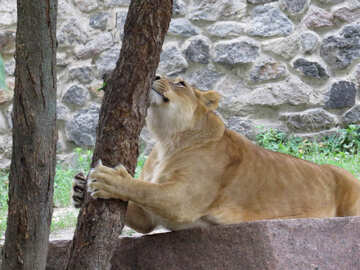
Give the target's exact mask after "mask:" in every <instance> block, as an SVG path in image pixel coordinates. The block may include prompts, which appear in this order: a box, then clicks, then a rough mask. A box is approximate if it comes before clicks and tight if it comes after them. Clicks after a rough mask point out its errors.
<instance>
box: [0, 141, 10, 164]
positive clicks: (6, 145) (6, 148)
mask: <svg viewBox="0 0 360 270" xmlns="http://www.w3.org/2000/svg"><path fill="white" fill-rule="evenodd" d="M11 152H12V136H11V135H1V136H0V154H1V155H2V156H3V157H5V158H7V159H11Z"/></svg>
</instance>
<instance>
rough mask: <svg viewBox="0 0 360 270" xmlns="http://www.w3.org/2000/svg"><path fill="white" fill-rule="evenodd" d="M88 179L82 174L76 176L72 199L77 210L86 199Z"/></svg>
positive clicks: (73, 183)
mask: <svg viewBox="0 0 360 270" xmlns="http://www.w3.org/2000/svg"><path fill="white" fill-rule="evenodd" d="M85 192H86V177H85V175H84V174H83V173H82V172H80V173H78V174H77V175H75V176H74V178H73V182H72V189H71V199H72V203H73V205H74V207H75V208H80V207H81V206H82V205H83V203H84V199H85Z"/></svg>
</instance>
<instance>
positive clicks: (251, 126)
mask: <svg viewBox="0 0 360 270" xmlns="http://www.w3.org/2000/svg"><path fill="white" fill-rule="evenodd" d="M227 126H228V128H229V129H231V130H233V131H235V132H238V133H240V134H242V135H244V136H245V137H247V138H248V139H250V140H252V141H255V139H256V134H257V128H256V126H255V123H254V122H253V121H251V120H248V119H244V118H241V117H236V116H234V117H230V118H229V119H227Z"/></svg>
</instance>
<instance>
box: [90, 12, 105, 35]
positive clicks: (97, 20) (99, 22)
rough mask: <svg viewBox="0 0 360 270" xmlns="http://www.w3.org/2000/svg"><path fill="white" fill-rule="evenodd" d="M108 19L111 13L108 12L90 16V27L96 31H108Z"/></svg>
mask: <svg viewBox="0 0 360 270" xmlns="http://www.w3.org/2000/svg"><path fill="white" fill-rule="evenodd" d="M108 18H109V13H106V12H99V13H95V14H92V15H91V16H90V22H89V25H90V26H91V27H92V28H94V29H100V30H103V31H104V30H105V29H106V25H107V21H108Z"/></svg>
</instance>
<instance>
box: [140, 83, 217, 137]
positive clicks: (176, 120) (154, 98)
mask: <svg viewBox="0 0 360 270" xmlns="http://www.w3.org/2000/svg"><path fill="white" fill-rule="evenodd" d="M220 97H221V96H220V94H219V93H217V92H216V91H201V90H199V89H196V88H195V87H193V86H191V85H190V84H188V83H187V82H185V81H184V80H183V79H181V78H176V79H170V78H165V77H161V76H156V78H155V80H154V82H153V85H152V89H151V90H150V107H149V110H148V116H147V118H146V124H147V126H148V128H149V129H150V131H152V132H153V133H154V134H155V135H156V136H159V137H161V136H169V135H172V134H174V133H177V132H181V131H185V130H187V129H193V128H194V127H195V126H196V122H197V121H199V119H200V118H201V116H203V115H206V114H207V113H208V112H209V111H213V110H215V109H216V108H217V107H218V103H219V100H220Z"/></svg>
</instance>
